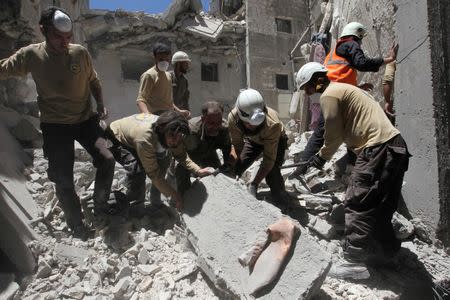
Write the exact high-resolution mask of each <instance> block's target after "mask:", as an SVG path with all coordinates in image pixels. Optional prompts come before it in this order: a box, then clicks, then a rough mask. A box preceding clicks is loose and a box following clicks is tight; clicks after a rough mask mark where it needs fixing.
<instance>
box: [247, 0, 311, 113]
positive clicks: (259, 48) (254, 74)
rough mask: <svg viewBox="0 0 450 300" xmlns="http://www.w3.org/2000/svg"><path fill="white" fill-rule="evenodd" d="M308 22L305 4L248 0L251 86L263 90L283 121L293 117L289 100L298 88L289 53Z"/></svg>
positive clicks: (248, 68)
mask: <svg viewBox="0 0 450 300" xmlns="http://www.w3.org/2000/svg"><path fill="white" fill-rule="evenodd" d="M308 20H309V17H308V6H307V3H306V2H305V1H291V0H283V1H274V0H264V1H257V0H247V1H246V21H247V25H248V27H247V83H248V86H249V87H251V88H254V89H257V90H259V91H260V92H261V93H262V95H263V97H264V99H265V100H266V102H267V104H268V105H269V106H270V107H272V108H274V109H276V110H278V111H279V113H280V117H281V118H283V119H288V118H289V113H288V106H289V101H290V99H291V96H292V91H294V89H295V87H294V78H293V68H292V64H291V60H290V56H289V54H290V51H291V50H292V49H293V48H294V46H295V44H296V43H297V40H298V39H299V37H300V36H301V34H302V33H303V31H304V30H305V28H306V27H307V24H308ZM299 63H301V64H303V63H304V62H303V61H299ZM300 66H301V65H295V67H294V68H295V69H296V70H298V69H299V67H300Z"/></svg>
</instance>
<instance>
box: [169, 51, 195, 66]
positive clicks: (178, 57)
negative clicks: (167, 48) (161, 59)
mask: <svg viewBox="0 0 450 300" xmlns="http://www.w3.org/2000/svg"><path fill="white" fill-rule="evenodd" d="M182 61H187V62H190V61H191V59H190V58H189V55H187V53H186V52H183V51H177V52H175V53H174V54H173V55H172V65H174V64H176V63H177V62H182Z"/></svg>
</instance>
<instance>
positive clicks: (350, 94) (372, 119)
mask: <svg viewBox="0 0 450 300" xmlns="http://www.w3.org/2000/svg"><path fill="white" fill-rule="evenodd" d="M320 106H321V108H322V112H323V117H324V119H325V135H324V138H325V142H324V145H323V146H322V148H321V149H320V151H319V155H320V156H321V157H322V158H323V159H326V160H329V159H331V157H332V156H333V154H334V153H335V152H336V150H337V149H338V148H339V146H340V145H341V144H342V143H346V144H347V147H349V148H350V150H352V151H353V152H355V153H356V154H358V153H359V152H360V151H361V150H363V149H364V148H367V147H371V146H376V145H379V144H382V143H385V142H387V141H388V140H390V139H391V138H393V137H394V136H396V135H398V134H399V133H400V132H399V131H398V130H397V129H396V128H395V127H394V126H392V124H391V122H390V121H389V119H388V118H387V117H386V114H385V113H384V111H383V109H382V108H381V106H380V104H378V102H376V101H375V99H374V98H373V97H372V96H371V95H369V94H368V93H367V92H365V91H363V90H362V89H360V88H358V87H355V86H353V85H350V84H346V83H339V82H331V83H330V85H329V86H328V87H327V89H326V90H325V91H324V93H323V94H322V96H321V97H320Z"/></svg>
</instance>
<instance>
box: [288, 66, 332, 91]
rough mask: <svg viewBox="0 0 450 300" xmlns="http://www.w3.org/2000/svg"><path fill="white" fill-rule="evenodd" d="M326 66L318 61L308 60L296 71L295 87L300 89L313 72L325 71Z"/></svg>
mask: <svg viewBox="0 0 450 300" xmlns="http://www.w3.org/2000/svg"><path fill="white" fill-rule="evenodd" d="M327 71H328V70H327V68H325V67H324V66H323V65H322V64H319V63H318V62H309V63H307V64H305V65H303V66H302V67H301V68H300V70H298V72H297V77H296V78H295V82H296V83H297V88H298V89H299V90H302V89H303V87H304V86H305V84H307V83H308V82H309V81H310V80H311V78H312V77H313V75H314V74H315V73H325V74H326V73H327Z"/></svg>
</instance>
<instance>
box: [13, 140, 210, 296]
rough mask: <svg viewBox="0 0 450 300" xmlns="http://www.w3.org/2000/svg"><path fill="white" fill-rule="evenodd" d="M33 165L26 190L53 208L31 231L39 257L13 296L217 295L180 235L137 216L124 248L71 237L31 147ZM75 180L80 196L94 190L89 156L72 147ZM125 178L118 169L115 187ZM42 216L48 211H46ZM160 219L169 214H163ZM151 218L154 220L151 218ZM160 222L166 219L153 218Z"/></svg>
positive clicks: (43, 163) (43, 162) (45, 206)
mask: <svg viewBox="0 0 450 300" xmlns="http://www.w3.org/2000/svg"><path fill="white" fill-rule="evenodd" d="M34 152H35V153H34V154H35V159H34V166H33V168H32V169H31V170H29V174H28V178H29V182H28V184H27V186H28V189H29V191H30V193H31V194H32V196H33V197H34V199H35V200H36V202H37V203H38V205H39V206H40V207H41V209H42V210H43V211H47V212H48V211H51V213H50V214H49V218H48V224H47V225H49V226H51V227H52V228H53V229H54V231H53V236H52V234H51V233H50V232H49V229H48V228H47V225H45V224H44V223H42V222H40V223H37V224H36V226H35V227H34V229H35V230H36V231H37V232H38V233H39V235H40V238H41V239H40V240H38V241H34V242H33V243H32V244H31V245H30V248H31V249H32V251H33V253H34V254H35V257H36V258H37V260H38V269H37V271H36V273H35V274H34V275H30V276H27V277H25V278H24V279H23V280H22V281H21V282H20V286H21V289H20V291H19V292H18V293H16V296H15V298H14V299H26V300H31V299H61V298H70V299H85V300H88V299H133V300H138V299H190V298H195V299H217V297H216V296H215V294H214V292H213V291H212V289H211V288H210V287H209V286H208V284H207V283H206V281H205V279H204V276H203V274H202V273H201V272H200V270H199V268H198V266H197V257H196V255H195V254H194V253H192V252H191V251H190V250H189V247H188V245H187V244H186V241H185V239H184V238H183V236H182V234H176V233H175V232H174V231H173V230H172V229H167V230H165V232H164V234H163V235H160V234H157V233H156V232H154V231H152V230H149V229H146V228H145V227H142V228H140V227H141V225H142V223H145V222H140V221H141V220H138V219H135V220H133V223H134V224H135V225H137V226H135V227H137V228H134V230H133V231H131V232H130V236H131V239H132V241H133V242H132V243H130V244H129V245H128V248H127V249H124V250H123V251H113V249H111V248H110V247H108V246H107V245H106V244H105V243H104V240H103V238H102V237H101V236H98V237H96V238H93V239H90V240H88V241H86V242H83V241H81V240H79V239H74V238H72V237H70V236H69V235H68V234H67V233H65V231H67V228H66V224H65V221H64V214H63V212H62V210H61V209H60V208H59V207H58V206H56V207H54V205H53V203H54V200H55V197H56V196H55V191H54V185H53V184H52V183H50V182H49V181H48V179H47V175H46V169H47V161H46V160H45V159H44V158H43V155H42V151H41V150H35V151H34ZM76 159H77V161H76V163H75V167H74V178H75V183H76V190H77V192H78V193H79V194H80V195H81V196H82V197H88V196H87V195H90V194H92V190H91V189H90V188H89V187H90V186H93V180H94V176H95V173H94V169H93V167H92V163H91V162H90V158H89V156H88V155H87V154H86V152H85V151H83V150H82V149H81V148H80V147H77V150H76ZM124 178H125V171H124V170H123V169H121V168H116V174H115V179H114V185H115V187H116V188H117V187H119V186H120V183H122V182H123V179H124ZM44 215H46V214H45V213H44ZM162 217H167V215H163V216H162ZM153 221H155V220H153ZM156 223H157V224H164V220H161V221H159V223H158V222H156Z"/></svg>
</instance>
